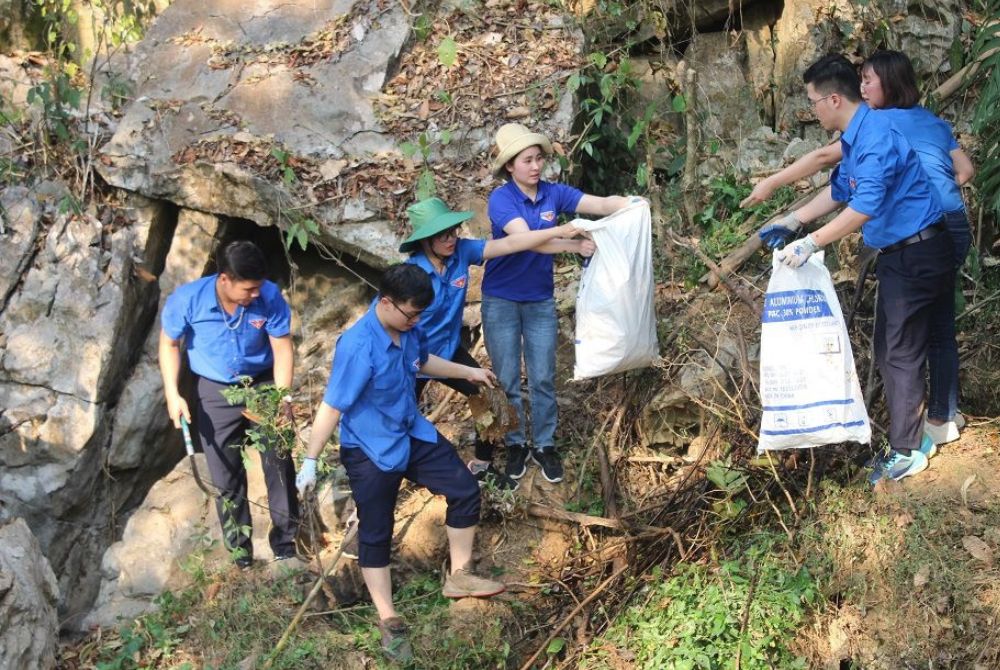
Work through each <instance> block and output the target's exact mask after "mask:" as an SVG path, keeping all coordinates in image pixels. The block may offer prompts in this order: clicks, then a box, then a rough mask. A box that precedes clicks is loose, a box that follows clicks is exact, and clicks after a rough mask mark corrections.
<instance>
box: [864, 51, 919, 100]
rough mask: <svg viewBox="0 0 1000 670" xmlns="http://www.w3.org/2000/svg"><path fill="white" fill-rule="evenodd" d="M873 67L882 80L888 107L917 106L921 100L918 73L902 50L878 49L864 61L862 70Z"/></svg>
mask: <svg viewBox="0 0 1000 670" xmlns="http://www.w3.org/2000/svg"><path fill="white" fill-rule="evenodd" d="M869 68H870V69H871V70H872V71H874V72H875V74H876V75H878V78H879V81H881V82H882V93H883V94H884V95H885V106H886V107H901V108H904V109H906V108H908V107H915V106H916V105H917V103H918V102H920V90H919V89H918V88H917V73H916V72H914V71H913V63H911V62H910V59H909V57H908V56H907V55H906V54H904V53H903V52H902V51H889V50H884V51H876V52H875V53H873V54H872V55H871V56H869V57H868V59H867V60H866V61H865V62H864V63H862V65H861V70H862V72H863V71H864V70H866V69H869Z"/></svg>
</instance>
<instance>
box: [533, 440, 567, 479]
mask: <svg viewBox="0 0 1000 670" xmlns="http://www.w3.org/2000/svg"><path fill="white" fill-rule="evenodd" d="M531 460H533V461H534V462H535V463H538V467H540V468H541V469H542V476H544V477H545V480H546V481H549V482H552V483H553V484H555V483H556V482H561V481H562V479H563V466H562V461H561V460H559V454H557V453H556V450H555V449H554V448H549V449H532V450H531Z"/></svg>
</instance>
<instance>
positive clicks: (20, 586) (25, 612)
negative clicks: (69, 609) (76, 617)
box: [0, 519, 59, 670]
mask: <svg viewBox="0 0 1000 670" xmlns="http://www.w3.org/2000/svg"><path fill="white" fill-rule="evenodd" d="M58 598H59V587H58V586H57V585H56V577H55V575H54V574H52V568H50V567H49V562H48V561H47V560H45V556H44V555H43V554H42V550H41V547H39V545H38V540H36V539H35V536H34V535H32V534H31V529H29V528H28V525H27V524H26V523H25V522H24V521H23V520H21V519H17V520H14V521H8V522H3V523H0V667H2V668H38V670H48V668H53V667H55V662H56V658H55V656H56V646H57V643H58V637H57V631H58V622H59V620H58V618H57V617H56V601H57V600H58Z"/></svg>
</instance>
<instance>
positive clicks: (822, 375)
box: [757, 252, 872, 452]
mask: <svg viewBox="0 0 1000 670" xmlns="http://www.w3.org/2000/svg"><path fill="white" fill-rule="evenodd" d="M760 396H761V405H762V406H763V410H764V412H763V416H762V417H761V426H760V439H759V441H758V443H757V451H758V452H762V451H765V450H771V449H795V448H802V447H815V446H819V445H823V444H834V443H838V442H861V443H867V442H870V441H871V437H872V429H871V423H870V422H869V419H868V412H867V410H866V409H865V402H864V398H863V397H862V395H861V385H860V384H859V382H858V374H857V371H856V369H855V367H854V355H853V353H852V351H851V341H850V339H849V338H848V336H847V327H846V326H845V325H844V316H843V314H842V312H841V310H840V302H839V300H838V299H837V293H836V291H835V290H834V288H833V280H832V279H831V278H830V272H829V271H828V270H827V269H826V266H825V265H823V253H822V252H819V253H815V254H813V255H812V256H811V257H810V258H809V260H808V261H807V262H806V263H805V264H804V265H803V266H802V267H800V268H798V269H793V268H789V267H787V266H785V265H784V264H782V263H781V262H780V261H779V260H778V258H777V252H775V255H774V256H773V257H772V271H771V280H770V282H769V283H768V285H767V295H766V296H765V298H764V311H763V314H762V315H761V333H760Z"/></svg>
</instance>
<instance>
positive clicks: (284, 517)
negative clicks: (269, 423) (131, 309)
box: [159, 240, 299, 569]
mask: <svg viewBox="0 0 1000 670" xmlns="http://www.w3.org/2000/svg"><path fill="white" fill-rule="evenodd" d="M216 265H217V269H218V272H217V274H213V275H208V276H207V277H202V278H201V279H197V280H195V281H193V282H190V283H188V284H184V285H183V286H180V287H178V288H177V290H176V291H174V292H173V294H171V295H170V297H169V298H167V302H166V304H165V305H164V307H163V314H161V316H160V321H161V324H162V330H161V332H160V346H159V359H160V373H161V374H162V376H163V393H164V395H165V396H166V399H167V412H168V413H169V415H170V420H171V421H173V423H174V426H175V427H177V428H180V427H181V423H180V422H181V417H183V418H184V419H185V420H186V421H188V422H190V421H191V410H190V409H189V408H188V404H187V401H185V400H184V398H183V397H182V396H181V394H180V391H179V389H178V380H179V377H180V370H181V350H182V349H183V350H184V351H185V352H186V353H187V358H188V363H189V365H190V368H191V372H193V373H194V375H195V377H196V382H197V408H196V409H197V412H198V414H197V421H195V422H194V423H195V426H196V427H197V429H198V435H199V437H200V438H201V445H202V449H203V450H204V452H205V461H206V463H207V464H208V470H209V473H210V474H211V477H212V483H213V484H214V485H215V487H216V488H217V489H218V491H219V495H218V496H217V497H216V500H215V504H216V511H217V513H218V515H219V522H220V523H221V524H222V530H223V537H224V540H225V544H226V548H227V549H229V550H230V551H231V552H232V553H233V556H234V560H235V562H236V564H237V565H238V566H239V567H240V568H244V569H245V568H249V567H250V565H251V564H252V563H253V544H252V543H251V538H250V534H249V533H248V532H246V531H245V530H243V529H246V528H250V527H251V519H250V506H249V503H248V502H247V473H246V469H245V468H244V465H243V455H242V449H241V448H240V447H241V445H242V443H243V442H244V440H245V437H246V431H247V429H248V428H249V427H250V422H249V421H248V420H247V419H246V418H245V417H244V416H243V410H244V409H245V406H243V405H230V404H229V403H228V402H227V401H226V399H225V398H224V397H223V396H222V391H223V390H224V389H226V388H229V387H230V386H232V385H233V384H238V383H240V382H241V379H242V378H243V377H251V378H252V379H253V382H252V384H253V386H259V385H262V384H273V385H275V386H277V387H278V388H281V389H288V388H291V385H292V369H293V352H292V338H291V335H290V332H289V331H290V322H291V310H290V309H289V307H288V303H287V302H285V299H284V297H282V295H281V289H279V288H278V286H277V285H276V284H275V283H274V282H271V281H267V280H266V279H265V276H266V274H267V264H266V261H265V259H264V254H263V252H262V251H261V250H260V249H259V248H258V247H257V246H256V245H255V244H253V243H252V242H249V241H246V240H237V241H235V242H230V243H229V244H226V245H225V246H224V247H222V249H221V250H220V251H219V252H218V254H217V257H216ZM285 402H291V398H290V397H286V398H285ZM261 465H262V467H263V470H264V483H265V485H266V486H267V503H268V508H269V510H270V513H271V530H270V532H269V533H268V541H269V542H270V545H271V550H272V551H273V552H274V558H275V559H276V560H278V561H287V563H284V564H283V565H284V566H287V567H289V568H294V567H299V565H298V564H297V560H298V559H297V557H296V552H295V534H296V532H297V530H298V523H299V522H298V518H299V504H298V497H297V496H296V494H295V489H294V488H293V487H292V481H293V480H294V478H295V464H294V463H293V461H292V458H291V456H289V455H288V454H278V453H276V452H275V450H274V449H272V448H268V449H266V450H264V451H263V452H262V453H261Z"/></svg>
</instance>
